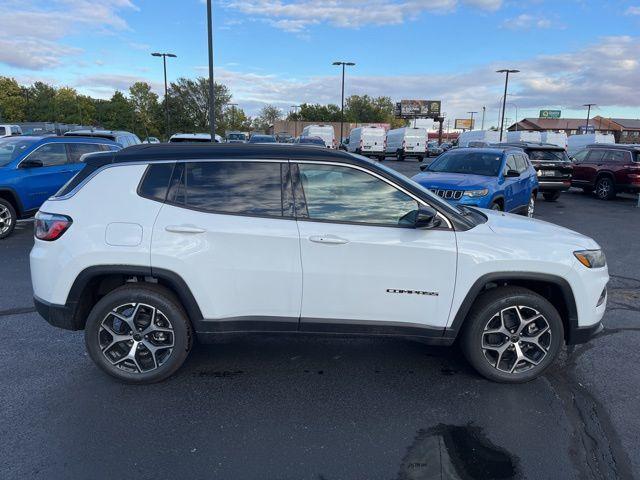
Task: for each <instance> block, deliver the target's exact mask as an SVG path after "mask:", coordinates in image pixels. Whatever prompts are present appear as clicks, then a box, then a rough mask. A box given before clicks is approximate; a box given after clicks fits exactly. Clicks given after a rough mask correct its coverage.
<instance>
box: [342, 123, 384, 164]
mask: <svg viewBox="0 0 640 480" xmlns="http://www.w3.org/2000/svg"><path fill="white" fill-rule="evenodd" d="M386 138H387V135H386V131H385V129H384V128H382V127H376V126H371V127H358V128H354V129H353V130H351V132H350V133H349V144H348V145H347V151H349V152H355V153H357V154H360V155H364V156H366V157H378V159H379V160H380V161H382V160H384V148H385V141H386Z"/></svg>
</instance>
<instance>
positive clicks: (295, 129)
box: [291, 105, 302, 137]
mask: <svg viewBox="0 0 640 480" xmlns="http://www.w3.org/2000/svg"><path fill="white" fill-rule="evenodd" d="M300 107H302V105H291V108H293V109H294V110H293V113H298V109H299V108H300ZM293 132H294V133H293V136H294V137H297V136H298V116H297V115H296V119H295V123H294V124H293Z"/></svg>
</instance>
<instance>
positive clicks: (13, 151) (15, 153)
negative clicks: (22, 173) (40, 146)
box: [0, 137, 35, 167]
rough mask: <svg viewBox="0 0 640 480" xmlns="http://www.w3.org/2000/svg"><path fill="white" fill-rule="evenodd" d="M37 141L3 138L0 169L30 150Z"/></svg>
mask: <svg viewBox="0 0 640 480" xmlns="http://www.w3.org/2000/svg"><path fill="white" fill-rule="evenodd" d="M34 142H35V140H24V139H21V138H15V137H14V138H3V139H1V140H0V167H4V166H5V165H8V164H9V163H11V162H13V161H14V160H15V159H16V158H18V157H19V156H20V155H22V153H23V152H24V151H25V150H26V149H27V148H29V147H30V146H31V145H32V144H33V143H34Z"/></svg>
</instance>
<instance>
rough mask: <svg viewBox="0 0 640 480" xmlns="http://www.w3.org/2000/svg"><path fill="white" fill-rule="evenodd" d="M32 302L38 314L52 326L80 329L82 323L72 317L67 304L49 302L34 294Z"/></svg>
mask: <svg viewBox="0 0 640 480" xmlns="http://www.w3.org/2000/svg"><path fill="white" fill-rule="evenodd" d="M33 303H34V305H35V307H36V311H37V312H38V313H39V314H40V316H41V317H42V318H44V319H45V320H46V321H47V322H48V323H49V324H51V325H53V326H54V327H58V328H63V329H65V330H82V325H80V324H79V323H78V322H77V321H76V320H75V319H74V315H73V311H72V309H71V308H69V307H68V306H66V305H56V304H53V303H49V302H46V301H44V300H42V299H41V298H38V297H36V296H34V297H33Z"/></svg>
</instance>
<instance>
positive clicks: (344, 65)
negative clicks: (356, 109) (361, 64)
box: [333, 62, 355, 144]
mask: <svg viewBox="0 0 640 480" xmlns="http://www.w3.org/2000/svg"><path fill="white" fill-rule="evenodd" d="M333 64H334V65H341V66H342V103H341V107H340V142H339V144H342V129H343V124H344V67H347V66H348V67H353V66H354V65H355V63H353V62H333Z"/></svg>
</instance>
